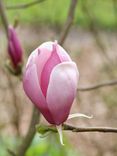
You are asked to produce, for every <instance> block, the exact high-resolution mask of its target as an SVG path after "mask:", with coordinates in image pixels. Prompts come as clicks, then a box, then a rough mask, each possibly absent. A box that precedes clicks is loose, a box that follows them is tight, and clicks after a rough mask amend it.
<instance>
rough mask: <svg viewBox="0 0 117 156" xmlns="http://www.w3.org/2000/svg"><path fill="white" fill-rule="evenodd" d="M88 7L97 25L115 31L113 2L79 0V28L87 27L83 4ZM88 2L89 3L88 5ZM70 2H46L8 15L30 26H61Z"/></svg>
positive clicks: (23, 0)
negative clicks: (31, 24) (30, 24)
mask: <svg viewBox="0 0 117 156" xmlns="http://www.w3.org/2000/svg"><path fill="white" fill-rule="evenodd" d="M5 1H6V5H8V6H11V5H16V4H21V3H28V2H31V1H32V0H20V1H18V0H12V1H10V0H5ZM83 2H84V3H85V5H86V6H87V7H88V10H89V11H90V14H91V15H92V16H93V18H94V19H95V24H96V25H97V26H98V27H100V28H109V29H115V28H116V26H117V18H116V17H117V6H116V5H117V3H116V4H114V3H113V0H87V1H86V0H79V1H78V5H77V8H76V14H75V20H74V23H75V25H77V26H82V27H87V26H88V25H89V19H88V18H87V15H86V13H84V11H83V9H82V3H83ZM86 2H87V3H86ZM69 4H70V0H58V1H55V0H45V1H44V2H42V3H39V4H37V5H35V6H32V7H29V8H27V9H18V10H8V11H7V14H8V16H9V18H10V20H11V22H13V20H14V18H18V19H19V20H20V22H21V23H22V22H23V23H25V24H29V23H33V24H36V25H37V24H48V25H55V26H61V25H62V24H63V23H64V21H65V19H66V16H67V11H68V8H69Z"/></svg>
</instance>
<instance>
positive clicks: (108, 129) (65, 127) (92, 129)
mask: <svg viewBox="0 0 117 156" xmlns="http://www.w3.org/2000/svg"><path fill="white" fill-rule="evenodd" d="M36 129H37V131H38V132H39V133H41V134H42V135H43V134H45V133H47V132H49V131H50V132H54V133H57V129H56V126H46V125H37V126H36ZM62 129H63V130H65V131H72V132H78V133H79V132H103V133H117V128H115V127H76V126H72V125H68V124H63V125H62Z"/></svg>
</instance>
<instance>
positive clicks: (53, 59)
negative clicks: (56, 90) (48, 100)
mask: <svg viewBox="0 0 117 156" xmlns="http://www.w3.org/2000/svg"><path fill="white" fill-rule="evenodd" d="M59 63H61V61H60V59H59V56H58V54H57V51H56V44H53V49H52V53H51V56H50V57H49V59H48V60H47V62H46V64H45V66H44V67H43V70H42V73H41V83H40V84H41V89H42V92H43V94H44V96H45V97H46V92H47V88H48V83H49V79H50V74H51V71H52V69H53V68H54V67H55V66H56V65H57V64H59Z"/></svg>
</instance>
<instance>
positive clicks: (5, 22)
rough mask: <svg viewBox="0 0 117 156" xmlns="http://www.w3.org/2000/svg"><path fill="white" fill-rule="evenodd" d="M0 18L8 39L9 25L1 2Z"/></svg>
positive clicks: (0, 0) (1, 0)
mask: <svg viewBox="0 0 117 156" xmlns="http://www.w3.org/2000/svg"><path fill="white" fill-rule="evenodd" d="M0 16H1V19H2V23H3V25H4V28H5V31H6V35H7V37H8V25H9V23H8V19H7V16H6V12H5V7H4V3H3V0H0Z"/></svg>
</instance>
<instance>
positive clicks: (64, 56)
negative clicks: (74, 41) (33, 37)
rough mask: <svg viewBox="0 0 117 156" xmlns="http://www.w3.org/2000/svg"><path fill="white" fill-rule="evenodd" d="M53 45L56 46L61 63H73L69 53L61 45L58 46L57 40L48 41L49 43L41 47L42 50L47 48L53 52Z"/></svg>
mask: <svg viewBox="0 0 117 156" xmlns="http://www.w3.org/2000/svg"><path fill="white" fill-rule="evenodd" d="M53 44H56V48H57V53H58V55H59V57H60V60H61V62H64V61H71V58H70V56H69V55H68V54H67V52H66V51H65V50H64V49H63V48H62V47H61V46H60V45H59V44H57V41H56V40H55V42H51V41H48V42H45V43H43V44H42V45H41V46H40V49H41V48H46V49H48V50H49V51H50V52H52V51H53Z"/></svg>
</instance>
